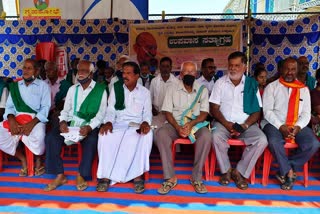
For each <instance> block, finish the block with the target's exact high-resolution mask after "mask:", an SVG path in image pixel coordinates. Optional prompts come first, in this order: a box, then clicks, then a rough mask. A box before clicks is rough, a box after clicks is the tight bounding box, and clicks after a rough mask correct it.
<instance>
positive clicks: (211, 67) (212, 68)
mask: <svg viewBox="0 0 320 214" xmlns="http://www.w3.org/2000/svg"><path fill="white" fill-rule="evenodd" d="M206 68H207V69H210V70H216V69H217V66H207V67H206Z"/></svg>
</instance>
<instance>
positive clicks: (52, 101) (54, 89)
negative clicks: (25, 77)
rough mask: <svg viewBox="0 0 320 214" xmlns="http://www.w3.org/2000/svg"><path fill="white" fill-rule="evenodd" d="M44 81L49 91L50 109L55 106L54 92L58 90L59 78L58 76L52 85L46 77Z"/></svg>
mask: <svg viewBox="0 0 320 214" xmlns="http://www.w3.org/2000/svg"><path fill="white" fill-rule="evenodd" d="M44 81H45V82H46V83H47V84H48V86H49V88H50V91H51V108H50V109H53V108H55V102H54V98H55V97H56V94H57V93H58V92H59V87H60V81H61V79H59V78H58V79H57V81H56V82H55V83H54V84H53V85H52V84H51V81H50V80H49V79H48V78H47V79H46V80H44Z"/></svg>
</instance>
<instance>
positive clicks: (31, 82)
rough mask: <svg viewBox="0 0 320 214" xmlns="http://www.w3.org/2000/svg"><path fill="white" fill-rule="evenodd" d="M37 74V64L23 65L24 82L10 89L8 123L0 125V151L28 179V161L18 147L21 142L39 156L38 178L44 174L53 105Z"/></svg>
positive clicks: (6, 120) (26, 63) (28, 62)
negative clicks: (17, 163)
mask: <svg viewBox="0 0 320 214" xmlns="http://www.w3.org/2000/svg"><path fill="white" fill-rule="evenodd" d="M38 71H39V69H38V67H37V62H36V61H35V60H33V59H27V60H25V61H24V65H23V68H22V77H23V80H21V81H19V82H14V83H11V84H10V85H9V88H10V94H9V97H8V100H7V103H6V109H5V114H4V119H5V121H4V122H3V123H1V125H0V149H1V150H2V151H4V152H5V153H7V154H9V155H14V156H15V157H17V158H18V159H19V160H20V161H21V164H22V168H21V170H20V173H19V176H27V175H28V171H27V161H26V157H25V155H24V153H23V151H21V150H20V147H18V143H19V141H22V142H23V143H24V145H25V146H27V147H28V149H29V150H30V151H31V152H32V153H33V154H35V155H36V166H35V174H36V175H41V174H43V173H44V172H45V171H44V167H43V166H41V165H42V164H41V157H40V156H41V155H42V154H43V153H44V149H45V144H44V137H45V123H46V122H48V120H47V117H48V113H49V109H50V105H51V101H50V88H49V86H48V85H47V84H46V83H45V82H43V81H42V80H39V79H37V78H36V77H37V75H38ZM17 147H18V148H17Z"/></svg>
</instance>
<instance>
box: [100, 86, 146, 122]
mask: <svg viewBox="0 0 320 214" xmlns="http://www.w3.org/2000/svg"><path fill="white" fill-rule="evenodd" d="M123 88H124V105H125V109H124V110H116V109H115V108H114V105H115V103H116V96H115V92H114V89H112V90H111V91H110V96H109V99H108V107H107V112H106V115H105V118H104V123H107V122H111V123H112V124H117V123H119V124H129V123H130V122H135V123H142V122H143V121H146V122H148V123H149V124H151V120H152V107H151V98H150V92H149V90H148V89H146V88H145V87H143V86H142V85H141V84H137V85H136V87H135V89H133V90H132V91H129V89H128V88H127V87H126V85H125V84H123Z"/></svg>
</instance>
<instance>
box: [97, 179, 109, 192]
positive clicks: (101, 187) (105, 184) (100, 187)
mask: <svg viewBox="0 0 320 214" xmlns="http://www.w3.org/2000/svg"><path fill="white" fill-rule="evenodd" d="M109 186H110V180H103V179H101V180H100V181H99V182H98V184H97V187H96V190H97V192H107V191H108V189H109Z"/></svg>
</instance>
